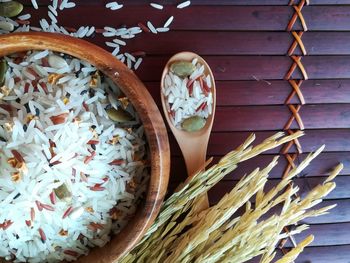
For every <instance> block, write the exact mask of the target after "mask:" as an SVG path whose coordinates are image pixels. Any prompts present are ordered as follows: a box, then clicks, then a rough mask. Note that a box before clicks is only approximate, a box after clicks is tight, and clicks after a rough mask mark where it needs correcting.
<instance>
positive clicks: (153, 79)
mask: <svg viewBox="0 0 350 263" xmlns="http://www.w3.org/2000/svg"><path fill="white" fill-rule="evenodd" d="M301 1H302V0H301ZM38 2H40V6H41V7H40V8H39V10H34V9H33V8H32V7H31V5H30V1H27V4H26V5H27V6H26V8H25V11H27V12H30V13H31V14H32V20H31V21H32V24H33V25H35V24H37V22H38V19H39V18H41V17H42V16H47V8H46V7H45V6H47V4H48V3H49V1H48V0H42V1H38ZM75 2H76V3H77V7H76V8H74V9H67V10H64V11H63V12H61V13H60V16H59V23H60V24H61V25H64V26H68V27H75V28H76V27H78V26H81V25H94V26H95V27H96V28H103V27H104V26H107V25H109V26H113V27H119V26H120V25H123V24H125V25H127V26H134V25H136V24H137V23H138V22H142V23H144V24H146V23H147V21H148V20H150V21H152V23H153V24H155V25H162V24H164V22H165V21H166V20H167V18H168V17H170V16H171V15H173V16H174V17H175V20H174V22H173V24H172V25H171V31H170V32H168V33H162V34H157V35H155V34H151V33H142V34H140V35H138V36H137V37H136V38H134V39H132V40H129V41H128V44H127V46H126V48H124V49H123V50H122V51H123V52H133V51H145V52H146V54H147V55H146V57H145V58H144V62H143V64H142V65H141V66H140V68H139V69H138V70H137V71H136V74H137V75H138V76H139V77H140V78H141V79H142V80H143V81H144V83H145V85H146V86H147V88H148V89H149V91H150V92H151V94H152V95H153V97H154V98H155V100H156V102H157V103H158V105H159V106H160V98H159V80H160V75H161V71H162V68H163V66H164V65H165V63H166V61H167V60H168V59H169V57H170V56H171V55H172V54H174V53H176V52H179V51H184V50H189V51H193V52H196V53H198V54H200V55H202V56H203V57H204V58H205V59H206V60H207V61H208V63H209V64H210V66H211V67H212V69H213V72H214V74H215V77H216V79H217V104H218V108H217V115H216V121H215V124H214V132H213V134H212V137H211V141H210V145H209V149H208V155H209V156H214V157H215V158H219V157H220V156H222V155H224V154H225V153H226V152H228V151H229V150H231V149H233V148H234V147H235V146H237V145H238V144H240V143H241V142H242V140H243V139H244V138H246V137H247V136H248V134H249V133H250V132H252V131H254V132H256V134H257V138H258V139H257V140H258V141H259V140H262V139H264V138H266V137H267V136H269V135H271V134H273V133H275V132H276V131H281V130H284V129H290V130H292V131H293V130H295V129H301V128H303V127H301V125H300V123H299V124H298V123H297V121H296V119H294V120H293V119H292V122H291V123H290V124H291V125H290V127H285V124H286V123H287V122H288V120H289V119H290V117H291V116H292V112H291V108H290V106H288V104H289V105H293V107H294V108H298V107H300V110H299V112H298V114H299V116H300V118H301V120H302V122H303V125H304V128H305V133H306V136H305V137H303V138H301V139H300V140H299V141H300V144H301V147H302V152H300V153H298V152H297V148H296V147H295V145H294V146H292V147H291V148H290V149H289V150H288V152H286V153H285V154H282V158H280V162H279V164H278V167H277V168H276V169H275V170H274V171H273V172H272V174H271V180H270V182H269V185H274V184H275V183H276V182H277V181H278V179H279V178H281V176H282V174H283V172H284V170H285V168H286V167H287V166H288V162H287V159H286V158H285V157H288V156H292V157H293V156H294V153H295V154H296V155H295V160H294V163H298V162H300V160H302V159H303V158H305V156H306V154H307V153H308V152H310V151H313V150H315V149H316V148H317V147H318V146H320V145H321V144H326V146H327V147H326V150H325V151H324V153H322V154H321V155H320V157H319V158H318V159H317V160H315V161H314V162H313V163H312V164H311V165H310V166H309V167H308V168H307V169H306V170H305V173H304V174H302V175H301V176H300V177H299V178H298V179H297V180H296V183H297V184H298V185H299V186H300V191H301V194H302V193H303V192H305V191H307V190H308V189H310V187H312V186H314V185H316V184H318V183H319V182H321V181H322V180H324V178H325V177H324V176H325V174H326V172H327V171H328V170H329V169H330V168H331V167H332V166H334V165H336V164H337V163H338V162H343V163H344V165H345V169H344V170H343V172H342V174H341V176H339V177H338V178H337V179H336V182H337V184H338V187H337V189H336V190H335V191H334V192H332V193H331V194H330V195H329V196H328V197H327V199H326V200H325V201H324V204H325V205H330V204H334V203H337V204H338V206H337V207H336V208H335V209H333V210H332V212H331V214H329V215H326V216H322V217H318V218H312V219H309V220H307V223H310V224H311V228H310V230H308V231H306V232H305V233H303V234H301V235H299V236H296V240H297V241H301V240H302V239H303V238H304V237H306V235H308V234H310V233H314V234H315V241H314V242H313V243H312V244H311V246H310V247H308V248H306V249H305V251H304V253H303V254H302V255H301V256H300V257H299V259H298V260H297V261H296V262H317V263H322V262H334V263H337V262H339V263H344V262H350V238H349V236H350V177H348V176H347V175H349V174H350V154H349V152H350V130H349V129H348V128H349V127H350V32H349V31H350V0H311V1H310V5H309V6H304V7H302V14H303V19H304V20H305V23H306V26H307V28H305V27H303V26H302V23H301V20H302V19H301V18H300V17H297V18H296V21H295V24H294V25H293V27H292V28H291V30H290V31H288V30H287V25H288V23H289V21H290V20H291V19H292V17H293V16H294V14H295V13H296V10H295V8H294V7H292V6H289V5H288V4H292V5H296V6H298V5H299V1H298V0H296V1H294V3H289V2H290V1H289V0H247V1H243V0H194V1H192V5H191V6H190V7H188V8H185V9H181V10H179V9H176V4H177V3H179V2H181V1H175V0H164V1H158V2H160V3H162V4H165V8H164V9H163V10H156V9H154V8H151V7H150V6H149V2H150V1H145V0H128V1H126V0H125V1H118V2H119V3H122V2H123V4H124V5H125V6H124V8H122V9H121V10H118V11H111V10H108V9H106V8H105V4H106V3H107V2H108V1H96V0H80V1H77V0H76V1H75ZM291 2H293V1H291ZM300 7H301V6H300V5H299V7H297V8H299V10H300V9H301V8H300ZM306 29H307V30H306ZM292 31H296V33H299V32H303V35H302V43H303V44H304V46H305V49H306V54H303V52H302V50H301V49H300V47H299V46H298V45H297V46H296V48H295V50H294V51H293V52H292V54H290V55H296V56H300V58H301V61H302V65H303V66H304V67H305V70H306V72H307V76H308V80H304V81H303V83H302V84H301V85H300V91H301V93H302V95H303V97H304V100H305V104H304V105H301V104H303V103H302V101H301V99H300V97H298V96H297V94H294V95H293V94H292V95H293V96H292V97H291V99H290V100H289V101H286V99H287V97H288V96H289V95H290V93H291V92H292V90H293V89H292V86H291V83H290V82H288V80H285V77H286V73H287V72H288V70H289V69H290V67H291V65H292V64H293V60H292V58H291V56H288V55H287V53H288V50H289V48H290V46H291V45H292V43H293V42H294V40H295V38H294V37H293V33H292ZM304 31H306V32H304ZM299 34H300V33H299ZM89 40H90V41H92V42H94V43H97V44H98V45H101V46H102V47H105V48H106V46H105V44H104V42H105V41H107V40H106V39H105V38H104V37H102V35H101V34H96V35H95V36H94V37H92V38H90V39H89ZM304 77H305V76H303V74H302V71H301V70H300V69H299V68H298V67H296V69H295V71H294V72H293V73H292V75H291V76H290V77H289V78H288V79H303V78H304ZM169 136H170V141H171V146H172V148H171V149H172V173H171V182H170V189H174V187H175V186H176V184H177V183H178V182H180V181H181V180H183V179H184V178H185V176H186V172H185V166H184V162H183V159H182V157H181V154H180V150H179V148H178V146H177V144H176V142H175V140H174V138H173V137H172V136H171V135H169ZM280 152H281V149H275V150H272V151H270V152H268V153H266V154H263V155H261V156H259V157H257V158H255V159H253V160H250V161H247V162H246V163H244V164H242V165H241V166H240V167H239V169H238V170H236V171H235V172H234V174H231V175H229V176H227V177H226V178H225V179H224V180H223V181H222V182H221V183H219V184H218V185H217V186H216V187H215V188H214V189H213V190H212V191H211V193H210V200H211V202H212V203H215V202H217V201H218V199H219V198H220V197H221V196H222V195H223V194H224V193H225V192H227V191H228V190H230V189H231V187H232V186H233V185H234V184H235V182H236V180H238V179H239V178H240V177H241V176H242V175H243V174H244V173H246V172H249V171H251V170H252V169H253V168H255V167H256V166H258V165H259V166H263V165H265V164H267V163H268V162H269V161H270V160H271V159H272V157H273V156H274V155H276V154H280ZM291 246H292V244H291V243H287V244H286V247H287V248H288V247H291Z"/></svg>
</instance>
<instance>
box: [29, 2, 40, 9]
mask: <svg viewBox="0 0 350 263" xmlns="http://www.w3.org/2000/svg"><path fill="white" fill-rule="evenodd" d="M31 2H32V5H33V7H34V8H35V9H39V6H38V3H37V2H36V0H31Z"/></svg>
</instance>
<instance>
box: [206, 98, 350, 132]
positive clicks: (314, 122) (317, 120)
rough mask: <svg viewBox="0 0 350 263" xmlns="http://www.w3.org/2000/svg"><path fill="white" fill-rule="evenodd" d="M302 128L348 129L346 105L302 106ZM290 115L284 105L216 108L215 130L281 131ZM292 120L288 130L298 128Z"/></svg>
mask: <svg viewBox="0 0 350 263" xmlns="http://www.w3.org/2000/svg"><path fill="white" fill-rule="evenodd" d="M299 114H300V116H301V118H302V120H303V123H304V125H305V129H333V128H338V129H341V128H349V126H350V105H349V104H322V105H305V106H303V107H302V109H301V111H300V112H299ZM290 116H291V113H290V111H289V109H288V108H287V107H286V106H251V107H218V109H217V112H216V119H215V122H214V123H215V124H214V129H213V130H214V131H215V132H217V131H220V132H222V131H252V130H253V131H262V130H282V129H283V127H284V125H285V123H286V122H287V121H288V119H289V117H290ZM298 128H299V125H298V124H297V123H296V122H295V121H294V122H293V123H292V125H291V129H298Z"/></svg>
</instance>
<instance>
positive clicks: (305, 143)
mask: <svg viewBox="0 0 350 263" xmlns="http://www.w3.org/2000/svg"><path fill="white" fill-rule="evenodd" d="M275 133H276V132H274V131H271V132H265V131H261V132H256V133H255V135H256V141H255V143H256V144H257V143H260V142H262V141H263V140H264V139H266V138H267V137H270V136H272V135H274V134H275ZM250 134H251V132H216V133H212V134H211V137H210V145H209V148H208V153H207V155H208V156H220V155H224V154H226V153H228V152H229V151H231V150H232V149H235V148H236V147H238V146H239V145H240V144H241V143H242V142H243V141H244V140H245V139H246V138H248V136H249V135H250ZM169 137H170V146H171V149H172V155H173V156H180V155H181V153H180V151H179V148H178V146H177V143H176V141H175V140H174V137H173V136H172V135H170V136H169ZM349 138H350V130H349V129H329V130H306V131H305V136H303V137H301V138H299V142H300V144H301V145H302V150H303V152H304V153H309V152H312V151H315V150H317V149H318V148H319V147H320V146H321V145H323V144H325V145H326V149H325V150H324V152H347V151H350V140H349ZM282 148H283V147H282V146H281V147H277V148H275V149H272V150H270V151H268V152H266V153H269V154H278V153H279V152H280V151H281V149H282ZM296 151H297V149H296V147H295V145H294V146H292V148H291V149H290V151H289V152H290V153H293V152H296Z"/></svg>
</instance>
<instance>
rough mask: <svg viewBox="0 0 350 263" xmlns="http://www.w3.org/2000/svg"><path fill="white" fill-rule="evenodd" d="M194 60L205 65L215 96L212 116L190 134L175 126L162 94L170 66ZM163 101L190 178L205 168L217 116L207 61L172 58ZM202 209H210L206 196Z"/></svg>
mask: <svg viewBox="0 0 350 263" xmlns="http://www.w3.org/2000/svg"><path fill="white" fill-rule="evenodd" d="M194 58H197V59H198V62H200V63H201V64H202V65H204V68H205V70H204V73H205V75H209V76H210V78H211V83H212V87H211V89H210V90H211V92H212V95H213V104H212V114H211V115H210V116H209V117H208V119H207V121H206V124H205V126H204V127H203V128H202V129H201V130H199V131H196V132H188V131H184V130H181V129H178V128H177V127H175V126H174V125H173V122H172V120H171V119H170V116H169V113H168V110H167V107H166V103H167V102H166V98H165V96H164V95H163V93H162V90H163V88H164V81H165V76H166V75H167V73H168V72H169V70H170V69H169V68H170V65H171V64H172V63H173V62H175V61H189V62H191V61H192V60H193V59H194ZM160 93H161V100H162V105H163V110H164V114H165V118H166V120H167V122H168V124H169V126H170V129H171V131H172V132H173V134H174V136H175V138H176V140H177V142H178V144H179V146H180V148H181V151H182V154H183V156H184V159H185V163H186V168H187V174H188V176H192V175H194V173H195V172H197V171H198V170H199V169H201V168H202V167H203V164H204V163H205V160H206V155H207V147H208V141H209V137H210V133H211V130H212V126H213V121H214V115H215V106H216V88H215V80H214V76H213V73H212V71H211V69H210V67H209V65H208V64H207V63H206V62H205V60H204V59H203V58H202V57H200V56H199V55H197V54H195V53H192V52H181V53H177V54H176V55H174V56H173V57H171V58H170V60H169V61H168V63H167V64H166V66H165V68H164V70H163V74H162V80H161V91H160ZM200 203H201V205H200V207H201V208H207V207H209V201H208V196H207V195H205V196H204V197H203V199H202V200H201V202H200Z"/></svg>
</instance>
